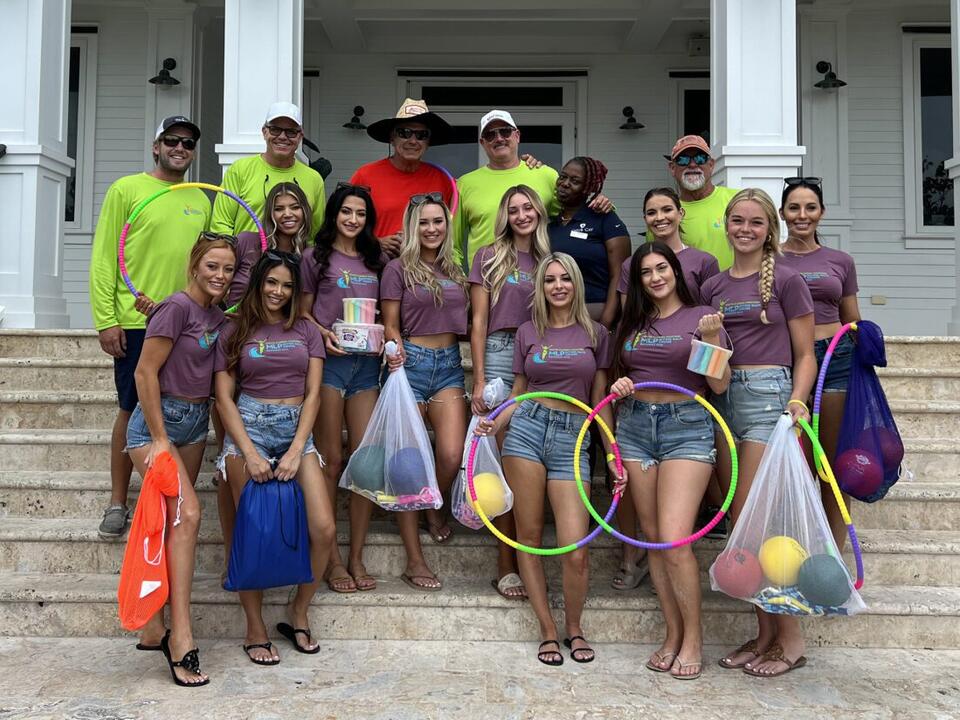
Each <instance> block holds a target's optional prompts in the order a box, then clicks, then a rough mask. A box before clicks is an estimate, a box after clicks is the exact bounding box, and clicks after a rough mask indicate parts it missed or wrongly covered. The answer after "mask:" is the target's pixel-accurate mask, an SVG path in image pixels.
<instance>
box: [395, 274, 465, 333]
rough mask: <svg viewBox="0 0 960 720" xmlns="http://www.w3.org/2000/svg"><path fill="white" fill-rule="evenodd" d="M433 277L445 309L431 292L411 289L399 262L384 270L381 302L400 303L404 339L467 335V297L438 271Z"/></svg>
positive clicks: (421, 288)
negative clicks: (424, 336) (419, 336)
mask: <svg viewBox="0 0 960 720" xmlns="http://www.w3.org/2000/svg"><path fill="white" fill-rule="evenodd" d="M433 273H434V275H435V276H436V278H437V280H438V281H439V283H440V287H441V289H442V292H443V304H442V305H437V303H436V300H435V298H434V295H433V291H432V290H430V289H429V288H426V287H423V286H422V285H418V286H417V287H415V288H414V289H413V290H411V289H410V288H409V287H407V283H406V280H405V279H404V276H403V268H402V267H401V266H400V260H399V259H396V260H391V261H390V262H388V263H387V266H386V267H385V268H384V269H383V278H382V279H381V280H380V299H381V300H399V301H400V332H401V334H403V336H404V337H409V336H416V335H442V334H443V333H455V334H457V335H466V333H467V294H466V293H465V292H464V290H463V288H462V287H461V286H460V285H458V284H457V283H456V282H454V281H453V280H451V279H450V278H449V277H447V276H446V275H444V274H443V273H442V272H440V271H439V270H438V269H436V267H435V268H434V270H433Z"/></svg>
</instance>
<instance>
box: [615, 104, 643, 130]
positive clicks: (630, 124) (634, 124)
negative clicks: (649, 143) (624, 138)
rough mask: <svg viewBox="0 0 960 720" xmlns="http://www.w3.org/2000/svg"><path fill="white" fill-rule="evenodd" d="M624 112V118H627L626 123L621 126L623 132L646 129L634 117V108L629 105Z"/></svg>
mask: <svg viewBox="0 0 960 720" xmlns="http://www.w3.org/2000/svg"><path fill="white" fill-rule="evenodd" d="M622 112H623V116H624V117H625V118H626V121H625V122H624V123H623V124H622V125H620V129H621V130H642V129H643V128H644V127H646V126H645V125H644V124H643V123H642V122H639V121H638V120H637V119H636V118H635V117H634V116H633V108H632V107H630V106H629V105H627V106H626V107H625V108H623V110H622Z"/></svg>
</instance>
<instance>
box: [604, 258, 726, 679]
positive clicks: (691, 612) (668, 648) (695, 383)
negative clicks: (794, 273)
mask: <svg viewBox="0 0 960 720" xmlns="http://www.w3.org/2000/svg"><path fill="white" fill-rule="evenodd" d="M629 287H630V292H629V293H627V302H626V305H625V306H624V315H623V319H622V321H621V323H620V328H619V329H618V330H617V335H616V341H615V342H614V344H613V348H614V353H615V354H614V357H613V363H612V364H613V372H612V375H613V376H614V377H617V376H622V377H620V379H619V380H617V381H616V382H615V383H614V384H613V386H612V388H611V389H612V390H613V391H614V392H616V393H617V394H618V395H619V396H620V397H622V398H626V399H625V400H623V401H622V402H621V403H620V406H619V407H618V409H617V441H618V442H619V443H620V452H621V453H622V454H623V461H624V463H625V465H626V468H627V472H628V474H629V476H630V493H631V495H632V497H633V505H634V507H635V508H636V512H637V515H638V516H639V518H640V527H641V529H642V530H643V535H644V537H645V538H646V539H647V540H648V541H651V542H671V541H674V540H679V539H680V538H683V537H686V536H687V535H689V534H690V533H691V532H693V527H694V523H695V522H696V519H697V511H698V510H699V508H700V501H701V500H702V498H703V495H704V492H705V491H706V489H707V483H708V482H709V481H710V475H711V473H712V471H713V464H714V462H715V461H716V450H714V434H713V420H712V419H711V417H710V414H709V413H708V412H707V411H706V410H705V409H704V408H703V406H702V405H700V403H698V402H696V401H695V400H691V399H690V398H689V397H687V396H686V395H683V394H682V393H678V392H671V391H669V390H636V391H635V390H634V387H633V386H634V383H638V382H650V381H654V382H667V383H673V384H674V385H679V386H680V387H685V388H687V389H689V390H692V391H694V392H696V393H698V394H700V395H705V394H706V393H707V391H708V390H712V391H713V392H715V393H722V392H724V391H725V390H726V389H727V385H728V384H729V382H730V371H729V369H727V370H726V371H725V372H724V376H723V377H722V378H721V379H714V378H708V377H705V376H704V375H699V374H697V373H694V372H692V371H690V370H687V360H688V358H689V357H690V347H691V342H692V340H693V337H694V334H695V333H699V334H700V336H701V338H702V339H703V341H704V342H707V343H710V344H711V345H720V344H721V339H720V329H721V328H722V322H723V318H722V316H721V315H720V314H719V313H717V312H715V311H714V309H713V308H711V307H708V306H703V305H698V304H697V301H696V299H695V298H694V296H693V294H692V293H691V291H690V290H689V289H688V288H687V284H686V282H685V280H684V275H683V268H682V266H681V264H680V260H679V259H678V258H677V256H676V255H675V254H674V252H673V250H672V249H671V248H670V247H669V246H668V245H666V244H665V243H661V242H659V241H654V242H651V243H644V244H643V245H641V246H640V248H639V249H638V250H637V252H636V253H635V254H634V256H633V261H632V263H631V267H630V283H629ZM649 563H650V578H651V579H652V580H653V585H654V587H655V588H656V589H657V596H658V597H659V598H660V607H661V610H662V612H663V617H664V621H665V622H666V626H667V633H666V638H665V639H664V641H663V643H662V644H661V646H660V648H659V649H658V650H657V651H656V652H655V653H653V655H651V656H650V659H649V660H648V661H647V664H646V666H647V668H649V669H650V670H653V671H654V672H669V673H670V674H671V675H673V676H674V677H679V678H687V679H690V678H694V677H698V676H699V675H700V671H701V669H702V666H703V665H702V656H701V652H702V649H703V633H702V630H701V624H700V573H699V569H698V567H697V559H696V558H695V557H694V555H693V548H692V546H690V545H684V546H683V547H679V548H674V549H673V550H667V551H664V552H660V551H653V552H651V553H649Z"/></svg>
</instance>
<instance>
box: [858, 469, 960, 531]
mask: <svg viewBox="0 0 960 720" xmlns="http://www.w3.org/2000/svg"><path fill="white" fill-rule="evenodd" d="M851 505H852V507H851V508H850V514H851V516H852V517H853V522H854V524H855V525H856V527H857V529H860V528H886V529H891V530H894V529H895V530H917V529H924V530H960V483H921V482H916V481H905V480H901V481H900V482H898V483H897V484H896V485H894V486H893V487H892V488H890V492H889V493H887V496H886V497H885V498H884V499H883V500H881V501H879V502H875V503H861V502H857V501H856V500H854V501H853V502H852V503H851Z"/></svg>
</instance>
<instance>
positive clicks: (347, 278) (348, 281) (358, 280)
mask: <svg viewBox="0 0 960 720" xmlns="http://www.w3.org/2000/svg"><path fill="white" fill-rule="evenodd" d="M375 282H377V278H375V277H374V276H373V275H361V274H358V273H352V272H350V271H349V270H341V271H340V277H339V278H337V287H338V288H341V289H344V290H345V289H347V288H349V287H351V286H353V285H372V284H373V283H375Z"/></svg>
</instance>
